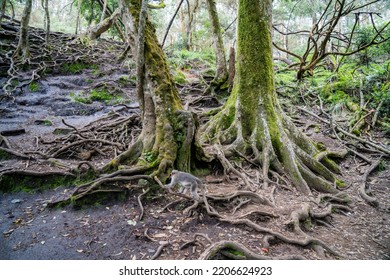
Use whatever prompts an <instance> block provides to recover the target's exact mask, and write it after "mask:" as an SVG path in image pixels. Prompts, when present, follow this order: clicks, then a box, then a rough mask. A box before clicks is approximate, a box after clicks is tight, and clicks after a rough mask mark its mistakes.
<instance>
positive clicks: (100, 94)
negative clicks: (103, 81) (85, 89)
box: [89, 89, 114, 103]
mask: <svg viewBox="0 0 390 280" xmlns="http://www.w3.org/2000/svg"><path fill="white" fill-rule="evenodd" d="M89 98H90V99H91V100H92V101H100V102H105V103H107V102H109V101H111V100H112V99H113V98H114V97H113V96H112V95H111V94H110V93H109V92H108V91H107V90H105V89H100V90H97V89H93V90H91V92H90V94H89Z"/></svg>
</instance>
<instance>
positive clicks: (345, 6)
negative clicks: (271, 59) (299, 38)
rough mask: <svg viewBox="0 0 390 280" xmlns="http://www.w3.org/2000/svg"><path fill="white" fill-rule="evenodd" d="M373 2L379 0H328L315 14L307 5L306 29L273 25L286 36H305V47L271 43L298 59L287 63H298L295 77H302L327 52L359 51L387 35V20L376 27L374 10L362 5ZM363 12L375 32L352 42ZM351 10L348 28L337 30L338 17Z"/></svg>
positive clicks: (292, 65)
mask: <svg viewBox="0 0 390 280" xmlns="http://www.w3.org/2000/svg"><path fill="white" fill-rule="evenodd" d="M377 2H379V0H377V1H364V2H363V3H361V4H359V3H355V1H353V2H348V3H347V1H345V0H342V1H333V0H329V1H328V2H327V5H326V6H325V8H323V9H321V10H322V13H321V14H317V11H316V9H309V12H310V14H311V21H312V25H311V27H310V29H309V30H298V31H292V30H288V28H289V27H288V26H287V27H284V29H285V30H287V32H286V31H282V30H280V29H279V28H278V27H277V25H275V26H274V28H275V30H276V31H277V32H279V33H280V34H283V35H285V36H286V37H288V36H289V35H296V34H300V35H303V36H305V40H306V42H305V45H306V47H305V48H304V51H303V53H302V52H301V51H300V52H295V51H291V50H288V49H283V48H281V47H280V46H279V45H278V44H276V43H275V42H274V44H273V45H274V46H275V47H276V48H277V49H278V50H280V51H282V52H285V53H287V54H289V55H290V56H292V57H294V58H296V59H298V62H296V63H294V64H290V65H289V67H294V66H298V67H297V68H298V70H297V79H298V80H302V79H303V78H304V76H305V74H309V75H312V74H313V70H314V69H315V68H316V67H317V66H318V65H319V64H320V63H321V62H323V60H324V59H325V58H327V57H329V56H335V57H338V56H341V57H345V56H350V55H353V54H355V53H358V52H361V51H363V50H365V49H366V48H369V47H370V46H373V45H378V44H382V43H384V42H386V41H387V40H389V39H390V37H389V36H386V30H388V26H389V24H390V22H389V21H387V22H385V23H384V24H383V25H382V26H381V27H378V28H377V27H376V23H375V20H374V17H375V15H376V13H372V12H369V11H368V12H366V9H368V8H369V7H371V6H372V5H373V4H374V3H377ZM365 13H367V14H369V15H370V18H371V24H372V28H373V29H374V30H375V34H374V35H373V36H372V37H371V39H370V40H369V41H368V42H367V43H366V44H363V45H355V44H354V43H355V42H354V40H355V37H356V27H357V26H358V24H359V17H360V15H361V14H365ZM352 14H354V15H355V19H354V23H353V25H352V26H351V27H350V29H349V30H348V31H344V32H341V31H342V20H343V19H344V18H345V17H347V16H348V15H352ZM286 40H287V38H286ZM286 45H287V44H286ZM334 68H336V67H334Z"/></svg>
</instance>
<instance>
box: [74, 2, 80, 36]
mask: <svg viewBox="0 0 390 280" xmlns="http://www.w3.org/2000/svg"><path fill="white" fill-rule="evenodd" d="M80 13H81V0H78V1H77V18H76V30H75V32H74V34H76V35H77V34H79V30H80V16H81V15H80Z"/></svg>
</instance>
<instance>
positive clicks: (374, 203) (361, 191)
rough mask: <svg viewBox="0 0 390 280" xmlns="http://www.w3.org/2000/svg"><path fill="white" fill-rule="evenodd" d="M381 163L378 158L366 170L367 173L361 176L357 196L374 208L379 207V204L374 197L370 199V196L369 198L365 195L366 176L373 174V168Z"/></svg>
mask: <svg viewBox="0 0 390 280" xmlns="http://www.w3.org/2000/svg"><path fill="white" fill-rule="evenodd" d="M380 163H381V158H379V159H378V160H376V161H375V162H374V163H373V164H372V165H371V166H370V167H369V168H368V169H367V171H366V172H365V173H364V175H363V178H362V182H361V183H360V187H359V194H360V196H361V197H362V198H363V199H364V200H365V201H366V202H367V203H368V204H370V205H372V206H375V207H378V206H379V202H378V200H377V199H376V198H375V197H372V196H369V195H368V194H367V191H366V184H367V178H368V176H369V175H370V173H371V172H373V171H374V170H375V168H377V167H378V165H379V164H380Z"/></svg>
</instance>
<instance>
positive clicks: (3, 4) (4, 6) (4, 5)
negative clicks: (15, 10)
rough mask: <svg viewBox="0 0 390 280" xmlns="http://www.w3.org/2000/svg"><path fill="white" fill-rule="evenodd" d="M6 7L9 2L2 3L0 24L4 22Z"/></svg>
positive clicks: (2, 1) (4, 0) (3, 0)
mask: <svg viewBox="0 0 390 280" xmlns="http://www.w3.org/2000/svg"><path fill="white" fill-rule="evenodd" d="M6 6H7V0H1V3H0V22H1V21H2V20H3V16H4V15H5V8H6Z"/></svg>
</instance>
